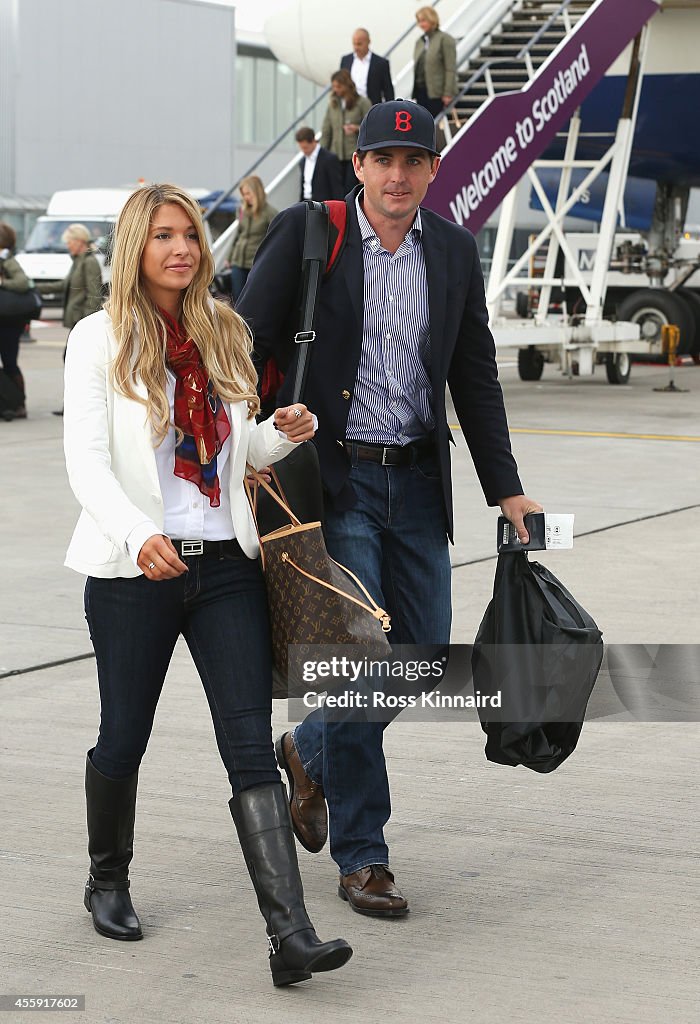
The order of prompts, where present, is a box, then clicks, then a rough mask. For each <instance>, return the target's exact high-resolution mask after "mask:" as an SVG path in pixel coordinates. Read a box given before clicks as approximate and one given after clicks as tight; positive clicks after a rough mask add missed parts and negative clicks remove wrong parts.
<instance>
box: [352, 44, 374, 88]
mask: <svg viewBox="0 0 700 1024" xmlns="http://www.w3.org/2000/svg"><path fill="white" fill-rule="evenodd" d="M371 60H372V51H371V50H368V51H367V55H366V56H365V57H358V56H357V54H355V56H354V57H353V60H352V67H351V68H350V77H351V78H352V80H353V82H354V83H355V88H356V89H357V91H358V92H359V94H360V96H366V95H367V77H368V75H369V64H370V61H371Z"/></svg>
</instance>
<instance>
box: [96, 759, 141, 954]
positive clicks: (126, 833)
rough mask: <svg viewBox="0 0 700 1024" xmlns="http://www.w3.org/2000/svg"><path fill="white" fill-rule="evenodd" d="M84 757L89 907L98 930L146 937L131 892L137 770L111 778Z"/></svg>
mask: <svg viewBox="0 0 700 1024" xmlns="http://www.w3.org/2000/svg"><path fill="white" fill-rule="evenodd" d="M91 754H92V751H91V750H90V751H89V752H88V755H87V760H86V763H85V797H86V799H87V827H88V852H89V854H90V876H89V878H88V880H87V882H86V883H85V900H84V902H85V908H86V910H88V911H89V912H90V913H91V914H92V921H93V924H94V925H95V929H96V931H98V932H99V933H100V935H107V936H108V937H109V938H110V939H127V940H134V939H142V938H143V932H142V931H141V924H140V922H139V919H138V917H137V916H136V911H135V910H134V908H133V905H132V903H131V896H130V895H129V864H130V863H131V858H132V856H133V853H134V818H135V815H136V786H137V783H138V777H139V773H138V772H137V771H136V772H134V774H133V775H130V776H129V777H128V778H127V779H108V778H107V776H106V775H103V774H102V773H101V772H98V770H97V768H95V766H94V764H93V763H92V761H91V760H90V755H91Z"/></svg>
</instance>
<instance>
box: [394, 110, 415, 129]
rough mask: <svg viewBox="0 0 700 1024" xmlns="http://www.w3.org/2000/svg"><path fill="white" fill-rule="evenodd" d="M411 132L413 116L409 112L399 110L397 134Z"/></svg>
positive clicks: (397, 113)
mask: <svg viewBox="0 0 700 1024" xmlns="http://www.w3.org/2000/svg"><path fill="white" fill-rule="evenodd" d="M410 130H411V115H410V114H409V112H408V111H407V110H397V112H396V131H397V132H410Z"/></svg>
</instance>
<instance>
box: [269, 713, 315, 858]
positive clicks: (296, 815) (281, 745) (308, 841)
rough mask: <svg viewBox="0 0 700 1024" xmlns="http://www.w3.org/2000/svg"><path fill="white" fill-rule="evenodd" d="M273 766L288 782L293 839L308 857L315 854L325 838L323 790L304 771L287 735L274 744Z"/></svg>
mask: <svg viewBox="0 0 700 1024" xmlns="http://www.w3.org/2000/svg"><path fill="white" fill-rule="evenodd" d="M275 754H276V755H277V763H278V765H279V766H280V768H282V769H283V770H284V771H285V772H286V773H287V778H288V780H289V809H290V811H291V812H292V828H293V829H294V835H295V836H296V837H297V839H298V840H299V842H300V843H301V845H302V846H303V847H304V849H305V850H308V851H309V853H318V852H319V850H322V849H323V847H324V846H325V844H326V839H327V838H328V808H327V807H326V798H325V796H324V795H323V787H322V786H320V785H319V784H318V783H317V782H314V781H313V779H310V778H309V776H308V775H307V774H306V772H305V771H304V767H303V765H302V763H301V759H300V757H299V754H298V753H297V749H296V747H295V746H294V740H293V739H292V734H291V732H285V733H283V735H282V736H280V738H279V739H278V740H277V742H276V743H275Z"/></svg>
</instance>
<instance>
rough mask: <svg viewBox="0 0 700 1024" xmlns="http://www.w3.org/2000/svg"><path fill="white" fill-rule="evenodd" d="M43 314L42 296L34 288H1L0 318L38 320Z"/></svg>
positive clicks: (26, 320)
mask: <svg viewBox="0 0 700 1024" xmlns="http://www.w3.org/2000/svg"><path fill="white" fill-rule="evenodd" d="M40 316H41V296H40V295H39V293H38V292H37V291H35V290H34V288H28V289H27V291H25V292H14V291H10V289H9V288H0V320H24V321H25V323H26V322H28V321H29V320H38V319H39V317H40Z"/></svg>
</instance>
